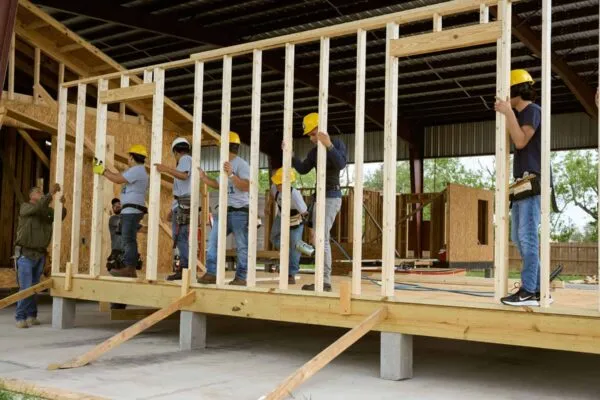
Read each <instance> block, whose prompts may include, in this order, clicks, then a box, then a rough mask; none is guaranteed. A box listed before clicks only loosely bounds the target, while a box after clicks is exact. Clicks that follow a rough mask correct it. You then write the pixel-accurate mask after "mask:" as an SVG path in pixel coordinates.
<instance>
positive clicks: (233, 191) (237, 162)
mask: <svg viewBox="0 0 600 400" xmlns="http://www.w3.org/2000/svg"><path fill="white" fill-rule="evenodd" d="M229 163H230V164H231V167H232V168H233V173H234V174H235V175H236V176H237V177H238V178H240V179H246V180H248V179H250V165H248V163H247V162H246V160H244V159H242V158H240V157H235V158H234V159H233V160H231V161H229ZM249 203H250V198H249V196H248V192H242V191H241V190H239V189H238V188H236V187H235V185H234V184H233V182H232V181H231V179H230V180H229V188H228V196H227V205H228V206H229V207H235V208H242V207H248V204H249Z"/></svg>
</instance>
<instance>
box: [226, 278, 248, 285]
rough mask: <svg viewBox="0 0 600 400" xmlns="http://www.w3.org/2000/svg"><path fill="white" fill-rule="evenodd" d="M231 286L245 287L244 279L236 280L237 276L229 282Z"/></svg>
mask: <svg viewBox="0 0 600 400" xmlns="http://www.w3.org/2000/svg"><path fill="white" fill-rule="evenodd" d="M229 285H231V286H246V281H245V280H244V279H241V278H238V277H237V276H236V277H235V278H233V280H232V281H231V282H229Z"/></svg>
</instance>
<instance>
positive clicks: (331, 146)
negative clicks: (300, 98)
mask: <svg viewBox="0 0 600 400" xmlns="http://www.w3.org/2000/svg"><path fill="white" fill-rule="evenodd" d="M318 127H319V114H317V113H310V114H308V115H306V116H305V117H304V119H303V121H302V128H303V134H304V135H305V136H308V137H309V138H310V141H311V142H312V143H313V144H314V145H315V147H313V148H312V149H311V150H310V151H309V152H308V154H307V155H306V158H305V159H304V160H299V159H297V158H295V157H294V158H292V166H293V167H294V168H295V169H296V171H298V173H299V174H302V175H304V174H308V173H309V172H310V171H311V170H312V169H313V168H315V169H316V168H317V144H318V143H319V142H320V143H322V144H323V145H324V146H325V148H326V149H327V165H326V167H325V169H326V170H325V238H324V242H325V246H324V247H325V265H324V269H323V270H324V276H323V282H324V284H323V290H325V291H326V292H330V291H331V244H330V242H329V237H330V236H329V231H331V227H332V226H333V223H334V221H335V217H336V216H337V214H338V213H339V212H340V209H341V208H342V191H341V187H340V172H341V171H342V170H343V169H344V168H346V159H347V154H346V145H345V144H344V142H342V141H341V140H340V139H337V138H333V139H332V138H331V137H330V136H329V134H328V133H327V132H319V130H318ZM284 145H285V144H284ZM313 205H314V199H313ZM312 211H313V212H312V213H311V215H309V221H308V222H307V226H308V227H310V228H312V221H314V220H316V218H315V212H316V208H314V207H313V208H312ZM311 217H312V218H311ZM311 219H312V221H311ZM302 290H315V285H314V284H307V285H303V286H302Z"/></svg>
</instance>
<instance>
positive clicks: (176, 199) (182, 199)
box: [155, 137, 192, 281]
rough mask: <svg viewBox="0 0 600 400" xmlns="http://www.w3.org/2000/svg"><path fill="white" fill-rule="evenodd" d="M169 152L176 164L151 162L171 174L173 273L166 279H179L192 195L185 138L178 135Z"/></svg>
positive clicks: (185, 255) (185, 254)
mask: <svg viewBox="0 0 600 400" xmlns="http://www.w3.org/2000/svg"><path fill="white" fill-rule="evenodd" d="M171 152H172V153H173V156H174V157H175V162H176V167H175V168H173V167H169V166H166V165H164V164H155V166H156V170H157V171H158V172H160V173H161V174H166V175H169V176H171V177H173V203H172V204H171V211H169V219H170V221H171V229H172V230H173V251H174V252H175V254H174V257H173V259H174V260H176V259H177V258H178V259H179V261H178V262H174V263H173V274H171V275H169V276H168V277H167V280H168V281H175V280H179V279H181V276H182V270H183V269H184V268H187V267H188V257H189V254H188V253H189V236H190V204H191V196H192V187H191V185H192V180H191V179H190V177H191V173H192V156H191V155H190V154H191V152H192V147H191V146H190V142H188V140H187V139H186V138H183V137H178V138H175V140H173V143H171Z"/></svg>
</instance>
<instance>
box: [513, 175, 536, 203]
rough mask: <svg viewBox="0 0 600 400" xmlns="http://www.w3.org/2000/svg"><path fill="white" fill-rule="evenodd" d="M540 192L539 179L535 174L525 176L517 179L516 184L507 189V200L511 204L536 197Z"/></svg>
mask: <svg viewBox="0 0 600 400" xmlns="http://www.w3.org/2000/svg"><path fill="white" fill-rule="evenodd" d="M541 192H542V189H541V185H540V179H539V177H538V176H536V175H535V174H527V175H525V176H524V177H523V178H519V179H517V180H516V182H514V183H513V184H511V185H510V186H509V187H508V193H509V195H508V199H509V200H510V202H511V203H512V202H513V201H519V200H523V199H527V198H529V197H533V196H538V195H539V194H541Z"/></svg>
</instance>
